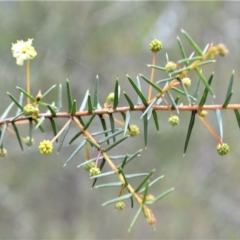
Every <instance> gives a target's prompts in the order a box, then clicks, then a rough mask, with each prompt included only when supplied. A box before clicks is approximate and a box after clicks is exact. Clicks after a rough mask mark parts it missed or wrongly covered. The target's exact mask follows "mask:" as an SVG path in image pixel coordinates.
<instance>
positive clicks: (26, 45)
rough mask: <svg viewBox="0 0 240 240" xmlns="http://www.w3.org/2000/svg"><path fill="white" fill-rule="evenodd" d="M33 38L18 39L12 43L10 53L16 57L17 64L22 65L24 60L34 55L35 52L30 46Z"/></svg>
mask: <svg viewBox="0 0 240 240" xmlns="http://www.w3.org/2000/svg"><path fill="white" fill-rule="evenodd" d="M32 41H33V39H28V40H27V41H26V42H24V41H23V40H18V41H17V43H12V48H11V50H12V54H13V57H14V58H16V63H17V65H20V66H22V65H23V62H24V61H25V60H30V59H33V58H34V57H36V55H37V52H36V50H35V49H34V47H33V46H32Z"/></svg>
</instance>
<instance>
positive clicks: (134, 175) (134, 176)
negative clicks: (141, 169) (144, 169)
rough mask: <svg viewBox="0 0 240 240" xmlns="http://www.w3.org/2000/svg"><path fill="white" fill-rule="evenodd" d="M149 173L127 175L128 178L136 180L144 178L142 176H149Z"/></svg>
mask: <svg viewBox="0 0 240 240" xmlns="http://www.w3.org/2000/svg"><path fill="white" fill-rule="evenodd" d="M148 175H149V173H132V174H126V175H125V176H126V178H136V177H142V176H148Z"/></svg>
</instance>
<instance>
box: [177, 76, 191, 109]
mask: <svg viewBox="0 0 240 240" xmlns="http://www.w3.org/2000/svg"><path fill="white" fill-rule="evenodd" d="M179 81H180V83H181V87H182V89H183V91H184V93H185V96H186V98H187V100H188V104H189V105H191V101H190V97H189V95H188V92H187V89H186V87H185V85H184V84H183V82H182V80H181V79H180V78H179Z"/></svg>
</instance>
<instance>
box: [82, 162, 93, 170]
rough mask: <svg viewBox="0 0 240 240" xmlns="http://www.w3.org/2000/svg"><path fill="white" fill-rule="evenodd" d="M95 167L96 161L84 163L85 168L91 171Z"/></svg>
mask: <svg viewBox="0 0 240 240" xmlns="http://www.w3.org/2000/svg"><path fill="white" fill-rule="evenodd" d="M93 167H95V163H94V162H89V163H87V164H85V165H84V169H85V170H87V171H90V170H91V169H92V168H93Z"/></svg>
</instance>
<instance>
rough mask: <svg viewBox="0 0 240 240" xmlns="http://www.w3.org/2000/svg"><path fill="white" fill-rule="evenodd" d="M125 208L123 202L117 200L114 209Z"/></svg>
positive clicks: (120, 209)
mask: <svg viewBox="0 0 240 240" xmlns="http://www.w3.org/2000/svg"><path fill="white" fill-rule="evenodd" d="M124 208H125V203H124V202H123V201H119V202H117V203H116V205H115V209H116V210H119V211H122V210H123V209H124Z"/></svg>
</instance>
